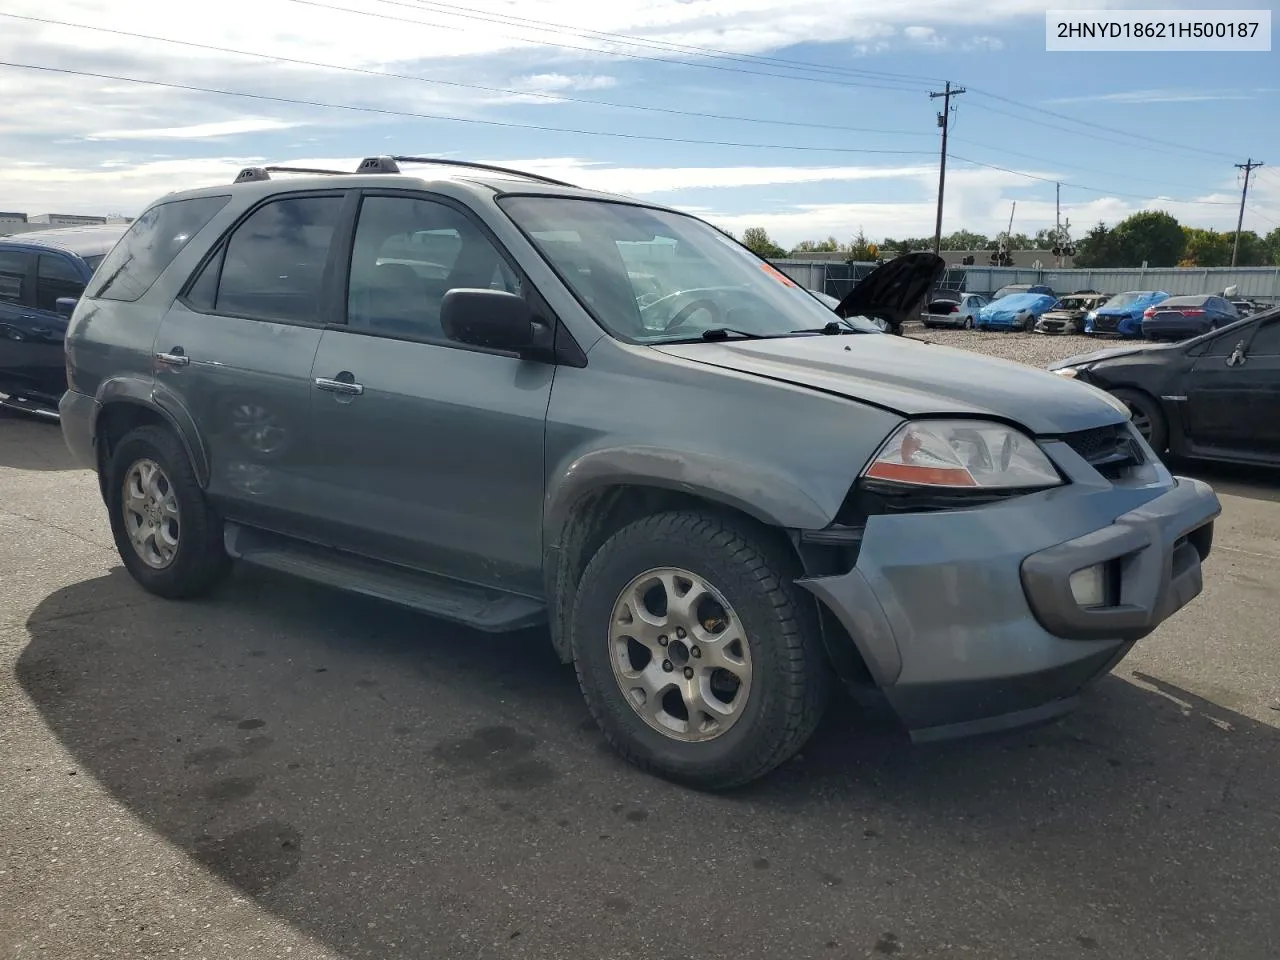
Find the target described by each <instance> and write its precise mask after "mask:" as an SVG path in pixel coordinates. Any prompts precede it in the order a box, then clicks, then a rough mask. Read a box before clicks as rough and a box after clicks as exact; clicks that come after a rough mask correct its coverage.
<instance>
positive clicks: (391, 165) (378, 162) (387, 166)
mask: <svg viewBox="0 0 1280 960" xmlns="http://www.w3.org/2000/svg"><path fill="white" fill-rule="evenodd" d="M402 163H428V164H436V165H438V166H443V167H465V168H468V169H471V170H488V171H489V172H490V173H506V174H510V175H511V176H514V177H522V178H523V179H525V180H536V181H537V182H539V183H547V184H550V185H551V186H553V187H569V188H570V189H577V187H576V185H575V184H572V183H566V182H565V181H563V180H555V179H553V178H551V177H544V176H543V175H542V174H540V173H530V172H529V171H527V170H516V169H515V168H513V167H497V166H494V165H493V164H491V163H473V162H472V161H470V160H446V159H444V158H442V157H366V158H365V159H364V160H361V161H360V166H359V167H357V168H356V172H357V173H399V172H400V166H399V165H400V164H402Z"/></svg>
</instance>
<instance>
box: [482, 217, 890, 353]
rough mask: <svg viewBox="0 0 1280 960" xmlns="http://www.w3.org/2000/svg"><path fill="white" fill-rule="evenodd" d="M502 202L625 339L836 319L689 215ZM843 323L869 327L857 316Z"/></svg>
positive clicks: (793, 326)
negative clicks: (860, 322) (858, 321)
mask: <svg viewBox="0 0 1280 960" xmlns="http://www.w3.org/2000/svg"><path fill="white" fill-rule="evenodd" d="M499 203H500V204H501V206H502V208H503V209H504V210H505V211H506V213H507V215H508V216H510V217H511V219H512V220H513V221H515V223H516V225H517V226H518V227H520V229H521V230H523V231H524V233H525V234H526V235H527V236H528V237H529V238H530V240H531V241H532V242H533V244H534V246H536V247H537V248H538V251H539V252H540V253H541V254H542V255H543V256H544V257H545V258H546V259H547V261H548V262H549V263H550V264H551V266H552V267H554V268H555V269H556V271H557V272H558V273H559V274H560V276H561V277H562V278H563V279H564V281H565V283H567V284H568V285H569V287H570V288H571V289H572V291H573V293H574V294H575V295H576V296H577V297H578V299H579V300H580V301H581V302H582V303H583V305H584V306H585V307H586V308H587V309H588V310H589V311H590V312H591V314H592V315H593V316H594V317H595V319H596V321H597V322H598V323H599V324H600V325H601V326H602V327H604V329H605V330H607V331H608V332H609V333H610V334H612V335H613V336H615V337H617V338H619V339H621V340H626V341H628V342H631V343H667V342H670V341H673V340H693V339H698V338H699V337H701V335H702V334H703V333H705V332H706V331H708V330H718V329H721V328H727V329H729V330H731V331H733V332H734V333H736V334H746V335H751V336H765V337H767V336H786V335H787V334H790V333H795V332H796V331H800V330H815V329H821V328H822V327H824V326H826V325H827V324H829V323H831V322H832V321H833V320H835V321H836V322H839V321H838V319H837V318H836V317H834V316H833V315H832V313H831V310H830V309H829V308H828V307H826V306H824V305H823V304H822V303H821V302H819V301H818V299H817V298H815V297H814V296H813V295H812V294H811V293H809V291H807V290H805V289H804V288H803V287H801V286H800V285H799V284H797V283H796V282H795V281H793V280H791V279H790V278H788V277H787V276H786V275H785V274H783V273H781V272H780V271H779V270H777V269H776V268H774V267H772V266H770V265H769V264H768V263H765V262H764V261H763V260H761V259H760V258H758V257H757V256H755V254H753V253H751V252H750V251H749V250H747V249H746V248H744V247H742V246H739V245H738V244H737V243H736V242H735V241H734V240H732V239H731V238H729V237H727V236H725V235H724V234H722V233H720V231H718V230H716V229H715V227H712V226H711V225H710V224H707V223H704V222H702V221H701V220H696V219H694V218H693V217H689V216H685V215H683V214H678V213H671V212H668V211H664V210H655V209H652V208H650V207H640V206H632V205H629V204H624V203H612V202H609V201H604V200H578V199H568V198H564V197H507V198H505V199H503V200H500V201H499ZM864 324H865V328H868V332H870V330H871V329H875V330H877V332H878V328H876V327H872V326H871V324H870V323H869V322H865V321H864ZM846 326H852V327H855V328H860V329H861V328H863V327H860V325H859V324H858V323H857V322H856V321H855V322H854V323H853V324H846Z"/></svg>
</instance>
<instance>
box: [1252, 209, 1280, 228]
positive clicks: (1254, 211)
mask: <svg viewBox="0 0 1280 960" xmlns="http://www.w3.org/2000/svg"><path fill="white" fill-rule="evenodd" d="M1249 212H1250V213H1252V214H1253V215H1254V216H1255V217H1261V218H1262V219H1263V220H1265V221H1267V223H1274V224H1275V225H1276V226H1277V227H1280V220H1276V219H1273V218H1272V217H1269V216H1267V215H1266V214H1265V213H1263V212H1262V211H1261V210H1259V209H1258V208H1257V207H1249Z"/></svg>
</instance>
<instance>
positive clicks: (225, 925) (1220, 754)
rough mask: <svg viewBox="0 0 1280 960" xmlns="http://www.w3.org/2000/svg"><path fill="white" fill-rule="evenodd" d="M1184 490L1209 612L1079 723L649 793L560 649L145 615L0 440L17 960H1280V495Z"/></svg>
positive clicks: (339, 623)
mask: <svg viewBox="0 0 1280 960" xmlns="http://www.w3.org/2000/svg"><path fill="white" fill-rule="evenodd" d="M914 332H915V333H916V334H919V333H921V332H922V331H919V330H917V331H914ZM924 333H926V334H927V337H926V338H927V339H930V340H934V341H935V342H939V343H944V342H945V343H951V344H953V345H960V346H970V347H978V348H979V349H982V350H983V351H984V352H989V353H993V354H996V355H999V356H1004V357H1011V358H1013V359H1016V360H1022V361H1024V362H1027V363H1033V364H1037V365H1043V364H1044V363H1046V362H1048V361H1049V360H1051V359H1054V358H1056V357H1061V356H1067V355H1070V354H1072V353H1076V352H1079V351H1080V349H1081V345H1079V344H1078V343H1076V342H1073V341H1074V340H1077V339H1079V338H1072V339H1071V340H1069V339H1066V338H1050V337H1036V336H1031V335H1025V334H981V333H974V332H970V333H963V332H951V331H945V332H944V331H936V332H935V331H924ZM1091 344H1092V342H1091V341H1086V345H1085V346H1086V348H1088V347H1089V345H1091ZM1177 469H1178V470H1179V472H1194V473H1196V474H1197V475H1199V476H1201V477H1203V478H1205V479H1208V480H1209V481H1210V482H1212V483H1213V484H1214V486H1215V487H1216V489H1217V490H1218V492H1219V495H1220V496H1221V499H1222V502H1223V508H1224V512H1223V515H1222V518H1221V520H1220V521H1219V524H1218V528H1217V535H1216V538H1215V543H1214V555H1213V556H1212V557H1210V559H1209V561H1208V563H1207V565H1206V569H1205V587H1204V594H1203V595H1202V596H1201V597H1200V598H1198V599H1197V600H1196V601H1195V603H1193V604H1192V605H1191V606H1189V607H1188V608H1186V609H1185V610H1184V611H1182V612H1181V613H1180V615H1179V616H1178V617H1177V618H1175V619H1174V620H1173V621H1172V622H1170V623H1168V624H1166V625H1164V626H1162V627H1161V628H1160V629H1159V630H1157V631H1156V632H1155V633H1154V634H1152V635H1151V636H1150V637H1147V638H1146V639H1144V640H1143V641H1142V642H1140V643H1139V644H1138V645H1137V646H1136V647H1135V649H1134V650H1133V651H1132V653H1130V655H1129V656H1128V657H1127V658H1126V659H1125V660H1124V661H1123V662H1122V663H1121V664H1119V665H1118V666H1117V667H1116V669H1115V670H1114V671H1113V673H1112V675H1111V676H1109V677H1105V678H1103V679H1102V681H1101V682H1100V683H1099V684H1098V685H1097V687H1096V688H1095V689H1094V690H1092V691H1091V692H1090V694H1089V695H1088V696H1087V697H1086V699H1085V702H1084V703H1083V704H1082V706H1081V707H1080V709H1079V710H1077V711H1076V712H1075V713H1073V714H1072V715H1070V716H1069V717H1067V718H1065V719H1064V720H1062V721H1061V722H1059V723H1057V724H1054V725H1052V726H1049V727H1045V728H1042V729H1038V730H1030V731H1021V732H1017V733H1014V734H1007V735H1002V736H997V737H992V738H988V739H983V740H977V741H968V742H960V743H950V744H940V745H933V746H930V747H914V748H913V747H911V746H910V745H909V744H906V743H904V742H903V740H902V739H901V737H900V736H899V735H897V734H896V733H895V732H894V731H892V730H888V729H882V728H881V727H879V726H877V725H874V724H868V722H867V719H866V718H865V717H862V716H860V715H859V714H857V713H856V712H854V711H853V710H852V709H851V708H849V707H848V705H841V706H840V707H839V708H838V709H836V710H835V711H833V713H832V714H831V715H830V716H829V717H828V719H827V722H826V723H825V724H824V726H823V728H822V729H821V730H820V731H819V733H818V735H817V736H816V737H815V739H814V740H813V741H812V742H811V743H810V744H809V745H808V746H807V747H806V749H805V751H804V754H803V756H802V757H799V758H797V759H796V760H795V761H794V762H791V763H789V764H787V765H785V766H784V767H783V768H782V769H780V770H779V771H777V772H776V774H775V775H774V776H772V777H770V778H768V779H766V780H765V781H762V782H761V783H758V784H756V785H753V786H752V787H749V788H747V789H745V790H742V791H738V792H735V793H733V794H729V795H723V796H709V795H704V794H698V793H693V792H690V791H687V790H682V789H679V788H676V787H673V786H671V785H670V784H667V783H664V782H662V781H659V780H656V779H654V778H652V777H648V776H645V775H643V774H641V773H639V772H637V771H636V770H634V769H633V768H631V767H629V766H628V765H626V764H625V763H623V762H621V761H620V760H619V759H618V758H617V756H616V755H615V754H614V753H613V752H612V751H611V750H610V749H609V748H608V747H607V746H606V745H605V744H604V742H603V739H602V737H601V736H600V734H599V732H598V731H597V729H596V727H595V725H594V724H593V722H592V721H591V719H590V717H589V716H588V715H587V711H586V708H585V707H584V705H583V703H582V699H581V696H580V694H579V692H578V690H577V686H576V683H575V681H574V678H573V674H572V671H570V670H567V669H566V668H564V667H562V666H561V665H560V664H558V663H557V662H556V661H555V658H554V657H553V656H552V655H551V653H550V651H549V644H548V642H547V638H546V636H545V634H542V633H540V632H538V631H530V632H528V633H525V634H518V635H513V636H505V635H504V636H489V635H483V634H478V633H474V632H471V631H467V630H463V629H460V628H457V627H452V626H450V625H448V624H444V623H441V622H438V621H434V620H431V619H429V618H426V617H422V616H418V615H416V614H413V613H409V612H406V611H402V610H397V609H393V608H389V607H386V606H384V605H380V604H377V603H373V602H371V601H367V600H364V599H361V598H358V597H352V596H348V595H345V594H341V593H338V592H335V591H332V590H325V589H322V588H319V587H315V586H312V585H309V584H307V583H303V582H300V581H296V580H291V579H288V578H285V577H281V576H274V575H270V574H268V573H265V572H258V571H254V570H252V569H248V568H243V567H242V568H240V569H238V570H237V571H236V575H235V576H234V577H233V578H232V580H231V582H229V583H228V584H226V585H225V587H224V588H222V589H220V590H219V591H218V592H217V593H216V594H215V595H214V596H211V597H208V598H206V599H203V600H200V601H195V602H189V603H168V602H165V601H162V600H159V599H157V598H155V597H151V596H149V595H147V594H145V593H143V592H142V591H141V590H139V589H138V588H137V587H136V585H134V584H133V582H132V581H131V580H130V579H129V577H128V576H127V575H125V573H124V571H123V568H122V567H121V565H120V562H119V558H118V556H117V554H116V553H115V550H114V547H113V545H112V541H111V536H110V533H109V530H108V527H107V523H106V520H105V512H104V507H103V504H102V501H101V499H100V497H99V495H98V491H97V488H96V483H95V480H94V478H93V476H92V475H91V474H89V473H87V472H85V471H82V470H78V469H75V468H74V466H73V464H72V463H71V462H70V459H69V456H68V454H67V450H66V448H65V446H64V445H63V443H62V438H61V435H60V433H59V430H58V428H57V426H56V425H50V424H47V423H43V422H38V421H34V420H30V419H27V418H23V417H17V416H10V415H6V414H4V413H3V412H0V771H3V775H2V776H0V811H2V813H0V958H2V960H19V958H21V960H26V958H32V957H50V958H57V960H91V958H98V957H121V958H128V960H152V958H156V960H159V958H171V957H178V958H181V957H185V958H206V960H246V958H281V960H283V958H286V957H287V958H288V960H401V958H403V960H427V958H440V960H445V958H448V960H454V958H459V960H461V958H476V960H480V958H483V960H506V958H511V960H518V958H530V960H533V958H536V960H542V958H556V960H559V958H565V957H574V958H581V960H597V958H609V960H629V958H635V960H641V958H643V960H680V958H688V960H695V958H696V960H719V958H725V960H730V958H732V960H753V958H761V960H814V958H832V960H850V958H866V960H870V958H878V957H885V956H893V957H896V958H900V960H916V958H931V960H1026V958H1035V960H1090V958H1099V957H1106V958H1123V960H1171V958H1176V960H1275V958H1276V957H1278V956H1280V911H1278V910H1277V909H1276V903H1277V894H1276V891H1277V889H1278V888H1280V804H1278V803H1277V802H1276V798H1277V796H1280V732H1278V731H1277V727H1278V726H1280V699H1278V697H1280V646H1277V644H1276V641H1275V637H1276V623H1277V622H1280V595H1277V593H1276V591H1275V589H1274V585H1275V584H1276V583H1277V582H1280V547H1278V546H1277V544H1278V543H1280V483H1278V482H1277V479H1276V476H1275V475H1273V474H1265V473H1255V472H1247V471H1238V470H1205V469H1203V468H1191V467H1188V466H1186V465H1177Z"/></svg>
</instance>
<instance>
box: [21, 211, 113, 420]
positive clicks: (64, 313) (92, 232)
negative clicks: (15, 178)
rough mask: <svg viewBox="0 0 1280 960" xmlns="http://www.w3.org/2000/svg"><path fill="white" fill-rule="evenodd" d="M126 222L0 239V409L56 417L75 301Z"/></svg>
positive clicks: (65, 373) (61, 392) (39, 232)
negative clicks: (65, 338) (66, 335)
mask: <svg viewBox="0 0 1280 960" xmlns="http://www.w3.org/2000/svg"><path fill="white" fill-rule="evenodd" d="M128 228H129V225H128V224H124V223H122V224H106V225H103V226H95V227H66V228H61V229H55V230H37V231H34V232H32V233H24V234H18V235H17V236H13V237H0V406H3V407H10V408H13V409H19V410H25V411H27V412H29V413H35V414H37V415H41V416H45V417H49V418H51V419H56V418H57V416H58V398H59V397H61V396H62V394H63V391H65V390H66V388H67V369H66V359H65V358H64V356H63V348H62V337H63V334H64V333H65V332H66V329H67V320H68V318H69V317H70V316H71V311H72V310H73V309H74V308H75V304H76V300H78V299H79V297H80V294H81V293H82V292H83V291H84V288H85V284H86V283H88V282H89V278H90V277H91V276H93V271H94V270H96V269H97V267H98V264H99V263H101V262H102V259H103V257H105V256H106V255H107V253H108V252H109V251H110V250H111V248H112V247H113V246H115V243H116V241H117V240H119V239H120V237H121V235H122V234H123V233H124V232H125V230H127V229H128Z"/></svg>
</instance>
